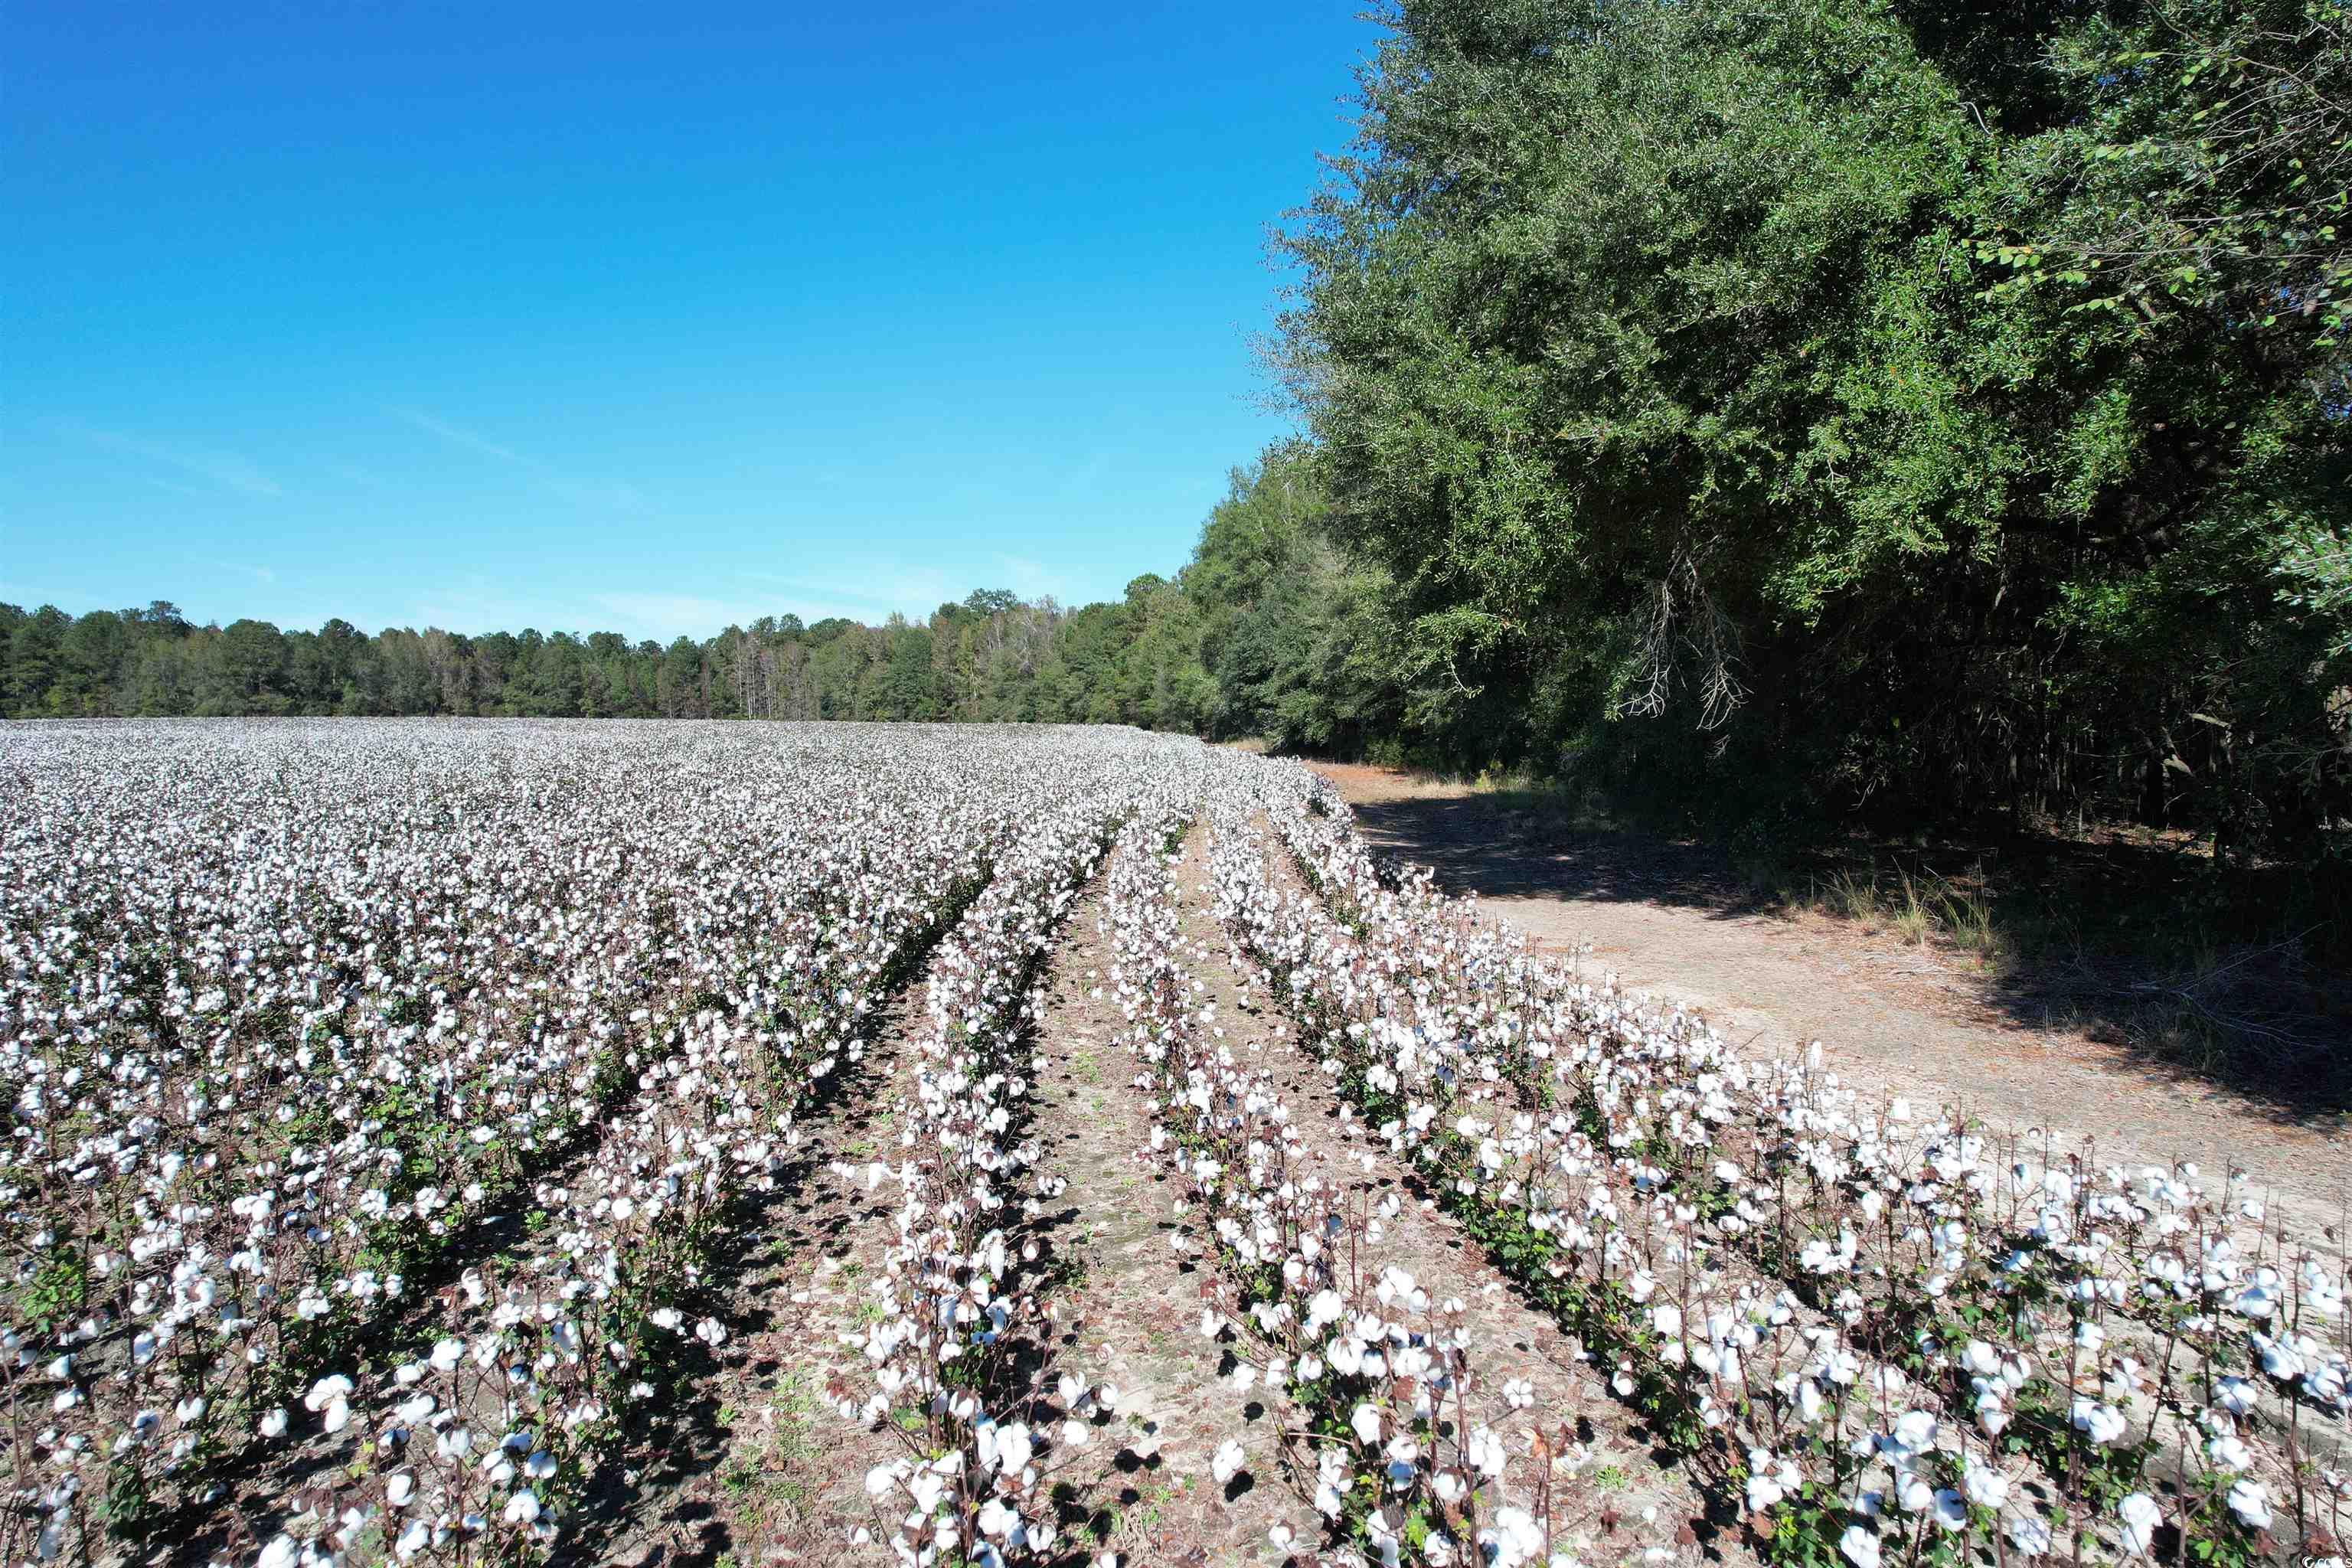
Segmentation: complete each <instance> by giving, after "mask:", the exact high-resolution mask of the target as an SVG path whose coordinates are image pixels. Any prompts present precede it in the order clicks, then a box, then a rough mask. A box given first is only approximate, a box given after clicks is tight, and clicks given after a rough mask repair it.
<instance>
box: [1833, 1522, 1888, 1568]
mask: <svg viewBox="0 0 2352 1568" xmlns="http://www.w3.org/2000/svg"><path fill="white" fill-rule="evenodd" d="M1838 1551H1839V1552H1841V1553H1843V1556H1844V1557H1845V1560H1846V1561H1847V1562H1849V1563H1853V1568H1878V1532H1877V1531H1874V1530H1871V1529H1869V1528H1867V1527H1866V1526H1864V1525H1859V1524H1849V1525H1847V1526H1846V1527H1845V1533H1844V1534H1843V1535H1842V1536H1840V1537H1838Z"/></svg>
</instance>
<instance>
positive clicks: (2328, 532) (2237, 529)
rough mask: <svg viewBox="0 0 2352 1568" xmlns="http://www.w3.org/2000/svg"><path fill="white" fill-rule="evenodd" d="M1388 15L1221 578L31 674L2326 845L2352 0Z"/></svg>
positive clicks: (2265, 850) (59, 702)
mask: <svg viewBox="0 0 2352 1568" xmlns="http://www.w3.org/2000/svg"><path fill="white" fill-rule="evenodd" d="M1384 20H1385V21H1386V23H1387V26H1388V36H1387V38H1386V41H1385V42H1384V43H1383V45H1382V46H1381V49H1380V50H1379V52H1378V54H1377V56H1376V58H1373V59H1372V60H1370V62H1369V63H1368V64H1367V65H1366V66H1365V67H1364V68H1363V69H1362V71H1361V73H1360V116H1359V120H1358V133H1357V137H1356V140H1355V142H1354V143H1353V144H1352V145H1351V147H1350V148H1349V150H1348V151H1347V153H1344V154H1343V155H1341V156H1339V157H1337V158H1334V159H1333V160H1331V161H1330V163H1329V175H1328V180H1327V182H1326V184H1324V186H1323V187H1322V188H1321V189H1320V190H1319V191H1318V192H1317V193H1316V194H1315V195H1313V196H1312V198H1311V199H1310V200H1309V202H1308V203H1307V205H1306V206H1305V207H1304V208H1302V210H1301V211H1300V212H1299V213H1298V214H1297V215H1295V216H1293V218H1292V219H1291V220H1289V222H1288V223H1287V225H1286V227H1284V228H1283V229H1282V230H1281V231H1280V232H1279V234H1278V236H1277V240H1276V244H1277V247H1278V249H1279V250H1280V251H1281V252H1282V254H1283V255H1284V256H1285V257H1286V259H1287V261H1288V262H1289V263H1290V265H1291V267H1292V268H1293V282H1292V284H1291V286H1290V288H1289V291H1288V293H1287V296H1286V303H1285V308H1284V310H1283V312H1282V315H1281V318H1280V329H1279V331H1278V332H1277V333H1276V336H1275V338H1274V339H1273V341H1272V342H1271V343H1270V345H1269V358H1270V360H1271V363H1272V368H1273V370H1274V373H1275V374H1276V378H1277V381H1278V384H1279V385H1280V386H1281V387H1282V388H1283V389H1284V391H1285V392H1286V395H1288V397H1289V398H1290V399H1291V401H1292V404H1293V405H1294V407H1295V409H1296V411H1297V416H1298V418H1299V422H1300V425H1301V426H1302V429H1303V432H1304V434H1303V436H1302V437H1301V438H1300V439H1299V440H1297V441H1296V442H1293V443H1289V444H1286V445H1284V446H1281V447H1276V448H1275V449H1273V450H1271V451H1269V452H1267V453H1265V454H1264V455H1263V456H1262V457H1261V458H1260V459H1259V460H1258V461H1257V462H1256V463H1255V464H1254V465H1253V466H1251V467H1250V468H1246V469H1244V470H1241V471H1238V472H1237V473H1236V474H1235V476H1234V483H1233V486H1232V489H1231V491H1230V493H1229V494H1228V496H1227V497H1226V499H1225V500H1223V502H1222V503H1220V504H1219V505H1218V506H1217V507H1216V509H1215V510H1214V511H1213V513H1212V515H1211V516H1210V517H1209V519H1208V520H1207V521H1206V523H1205V525H1204V527H1203V530H1202V535H1201V539H1200V542H1199V544H1198V546H1197V548H1196V550H1195V552H1194V554H1193V557H1192V561H1191V562H1190V563H1187V564H1186V565H1185V566H1184V567H1183V568H1182V569H1181V571H1180V572H1178V573H1177V574H1176V575H1175V576H1174V577H1172V578H1165V579H1163V578H1161V577H1159V576H1146V577H1141V578H1139V579H1137V580H1136V582H1135V583H1134V584H1130V585H1129V589H1128V591H1127V593H1126V595H1124V596H1123V597H1122V598H1121V599H1119V600H1118V601H1115V602H1111V603H1107V604H1098V605H1087V606H1085V607H1083V608H1079V609H1075V610H1072V609H1065V608H1063V607H1061V606H1057V605H1053V604H1051V603H1049V602H1039V603H1034V604H1030V603H1022V602H1019V601H1017V600H1015V599H1013V597H1012V595H1006V594H1003V593H990V592H983V593H979V594H975V595H972V596H971V598H969V599H967V600H965V601H963V602H962V603H961V604H956V605H942V606H940V609H939V610H938V611H937V612H936V613H935V614H933V615H932V616H929V618H928V619H927V620H925V621H923V622H920V623H917V622H913V621H908V620H902V619H898V618H893V619H892V620H890V621H888V622H887V623H885V624H883V625H881V626H862V625H857V624H854V623H851V622H848V621H840V620H833V621H824V622H819V623H817V624H816V625H814V626H801V625H800V624H798V623H797V622H795V621H793V620H792V619H791V618H790V617H778V618H774V619H763V620H761V621H759V622H756V623H754V624H753V625H751V626H743V627H730V628H729V629H728V630H726V631H725V632H723V633H721V634H720V635H719V636H718V637H712V638H708V639H705V640H702V641H700V642H696V641H691V640H688V639H679V640H678V641H676V642H673V643H671V644H669V645H668V646H667V647H661V646H656V645H655V644H651V643H644V642H637V643H632V642H629V641H627V640H626V639H625V638H622V637H617V636H614V635H612V634H608V633H598V634H593V635H591V636H586V637H574V636H572V635H568V634H563V633H551V634H547V635H541V634H540V633H537V632H532V631H524V632H520V633H516V634H512V635H509V634H504V633H501V634H495V635H492V636H488V637H457V636H455V635H453V634H448V633H445V632H441V631H436V630H432V629H427V630H425V631H422V632H413V631H408V630H394V631H384V632H381V633H378V634H375V635H373V636H368V635H363V634H362V633H361V632H359V631H358V630H356V629H355V628H352V627H351V626H346V625H344V624H342V623H341V622H331V623H330V624H329V625H328V626H325V627H322V628H320V630H318V631H316V632H309V631H298V632H281V631H279V630H278V629H277V628H275V627H272V626H267V625H264V624H262V623H258V622H251V621H239V622H236V623H234V624H232V625H230V626H225V627H212V626H205V627H195V626H188V625H186V624H185V623H184V622H183V621H182V620H181V619H180V618H179V617H178V616H176V615H175V614H174V613H173V611H172V610H171V607H170V606H169V605H153V606H151V607H150V608H149V609H147V610H144V611H138V612H124V613H122V614H120V615H106V614H99V615H91V616H79V617H68V616H62V615H59V614H58V613H57V612H56V611H54V610H50V609H43V610H40V611H37V612H35V613H32V614H29V615H28V614H26V613H24V612H21V611H18V610H14V609H0V631H5V638H0V640H4V641H5V657H6V659H7V665H6V668H5V672H0V692H5V700H6V702H7V704H8V710H9V711H10V712H12V713H15V714H17V715H20V716H32V715H39V714H57V715H66V714H79V713H113V712H121V713H142V712H188V713H197V712H256V711H260V712H355V713H368V712H381V713H562V714H614V715H622V714H640V715H648V716H650V715H663V716H673V717H687V716H694V717H703V716H709V717H724V716H734V715H746V716H751V717H772V718H795V719H833V718H841V719H944V720H999V721H1007V720H1009V721H1120V722H1129V723H1137V724H1143V725H1149V726H1153V727H1159V728H1165V729H1181V730H1192V731H1197V732H1199V733H1202V734H1204V735H1209V736H1213V737H1228V736H1239V735H1257V736H1263V737H1266V738H1268V739H1270V740H1272V741H1274V742H1276V743H1278V744H1280V745H1284V746H1287V747H1290V748H1294V749H1298V750H1308V751H1316V752H1323V753H1327V754H1343V755H1345V754H1356V755H1364V754H1371V755H1379V756H1382V757H1386V758H1389V759H1391V760H1398V761H1419V762H1425V763H1434V764H1438V765H1443V766H1447V767H1453V768H1460V769H1464V770H1465V771H1466V770H1474V769H1478V768H1486V767H1491V766H1497V765H1499V766H1505V767H1516V768H1520V769H1525V770H1528V771H1529V772H1532V773H1538V774H1541V775H1545V776H1549V777H1554V778H1562V779H1568V780H1573V781H1580V782H1582V783H1585V784H1591V785H1592V786H1593V787H1594V788H1596V789H1598V790H1601V791H1602V792H1604V793H1607V794H1609V795H1613V796H1614V797H1617V798H1621V799H1633V800H1639V801H1642V802H1643V803H1645V804H1646V805H1649V806H1650V807H1652V808H1653V809H1657V810H1663V811H1667V812H1670V813H1674V814H1677V815H1678V816H1681V817H1682V818H1683V819H1685V820H1691V819H1697V820H1707V821H1713V822H1716V823H1718V824H1721V825H1725V826H1743V827H1744V828H1745V829H1746V830H1748V831H1755V832H1759V833H1762V834H1765V835H1766V836H1768V837H1771V836H1780V835H1797V834H1802V833H1804V832H1808V831H1812V830H1815V829H1818V828H1819V827H1820V826H1822V825H1828V824H1837V823H1843V822H1850V821H1853V820H1855V819H1857V818H1869V819H1874V820H1894V821H1898V822H1904V823H1909V824H1926V825H1945V826H1954V825H1958V826H1970V827H1977V828H1981V827H1983V826H1989V825H1990V826H2006V827H2022V828H2032V827H2037V826H2044V825H2050V824H2057V823H2070V824H2071V823H2077V822H2083V821H2088V820H2091V819H2104V820H2116V819H2126V820H2132V821H2137V822H2141V823H2147V824H2154V825H2160V826H2176V827H2186V828H2190V829H2193V830H2195V831H2196V832H2198V833H2200V834H2202V835H2207V836H2210V840H2211V842H2212V844H2213V847H2215V848H2216V849H2217V850H2218V851H2219V852H2220V858H2222V859H2224V860H2227V859H2229V858H2232V857H2238V858H2267V859H2271V860H2278V859H2282V858H2284V859H2286V860H2291V861H2293V862H2294V863H2296V864H2299V865H2302V866H2305V867H2306V868H2311V869H2312V870H2313V871H2315V872H2320V873H2326V872H2328V871H2329V869H2330V868H2332V867H2333V866H2334V864H2335V861H2336V858H2337V857H2338V856H2339V854H2340V853H2341V847H2342V845H2343V843H2344V835H2343V833H2342V830H2341V826H2340V825H2341V824H2342V823H2343V822H2344V820H2345V819H2346V818H2347V816H2352V799H2348V798H2347V795H2352V503H2347V495H2352V358H2347V330H2348V329H2352V319H2348V318H2347V300H2352V259H2347V257H2352V252H2347V247H2346V245H2345V243H2344V237H2343V234H2342V225H2343V224H2344V222H2345V221H2346V218H2347V202H2348V201H2352V197H2348V196H2347V193H2352V19H2348V18H2347V7H2346V5H2345V4H2344V3H2343V0H2060V3H2054V4H2053V3H2052V0H1967V3H1960V0H1891V3H1890V0H1792V3H1790V4H1787V5H1773V6H1755V5H1745V4H1734V3H1732V0H1672V3H1669V0H1404V3H1402V4H1397V5H1392V6H1391V8H1390V9H1389V10H1388V11H1387V12H1386V14H1385V16H1384ZM2339 880H2340V879H2339Z"/></svg>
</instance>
